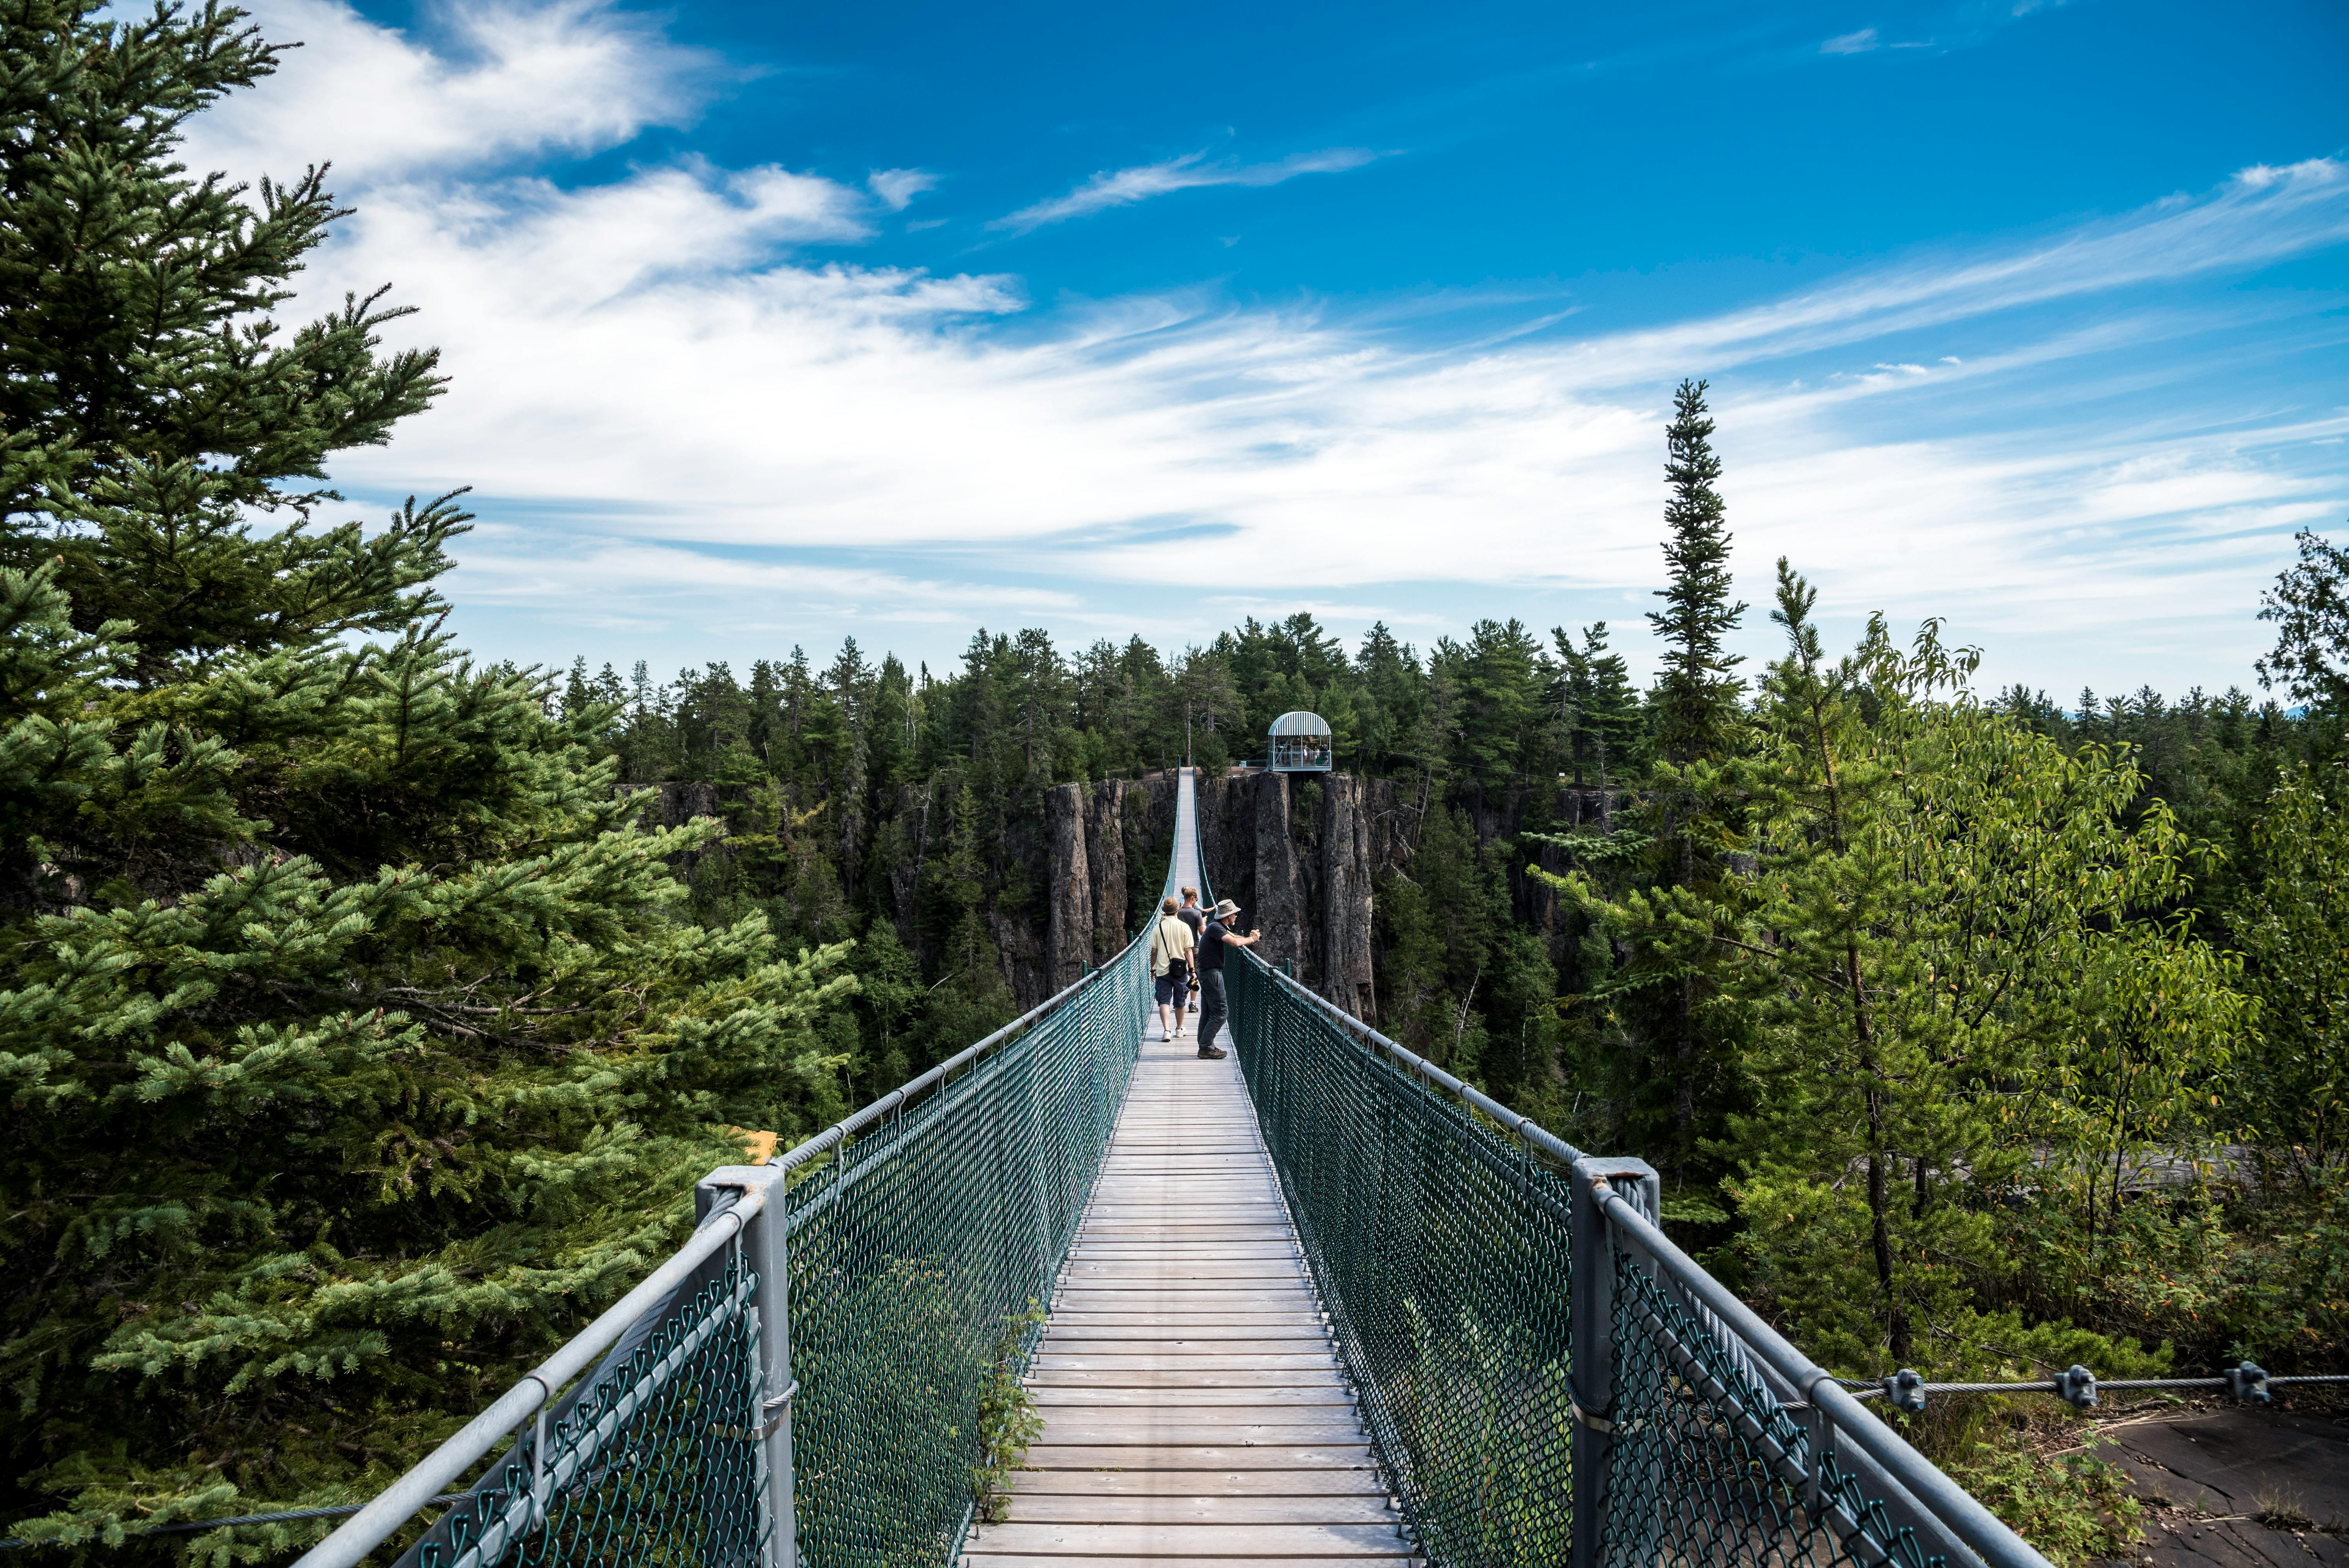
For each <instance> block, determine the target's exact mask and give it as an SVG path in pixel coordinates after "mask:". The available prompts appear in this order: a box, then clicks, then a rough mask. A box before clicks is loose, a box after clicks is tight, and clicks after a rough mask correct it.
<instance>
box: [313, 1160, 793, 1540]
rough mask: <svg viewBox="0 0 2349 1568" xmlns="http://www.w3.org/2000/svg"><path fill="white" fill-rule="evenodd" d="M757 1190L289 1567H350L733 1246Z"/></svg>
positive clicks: (757, 1202) (760, 1198) (760, 1203)
mask: <svg viewBox="0 0 2349 1568" xmlns="http://www.w3.org/2000/svg"><path fill="white" fill-rule="evenodd" d="M766 1204H767V1195H766V1193H764V1192H763V1191H746V1192H744V1193H742V1194H741V1195H740V1197H739V1198H737V1199H736V1200H735V1201H734V1202H730V1203H729V1204H727V1205H726V1206H725V1207H724V1208H722V1209H719V1210H718V1211H716V1212H712V1213H711V1214H710V1216H709V1218H708V1219H707V1220H705V1221H704V1222H702V1224H701V1227H700V1228H699V1229H698V1230H697V1231H695V1232H694V1233H693V1237H692V1239H691V1240H690V1241H688V1242H687V1243H685V1245H684V1246H682V1247H680V1248H678V1250H677V1251H676V1252H675V1253H671V1254H670V1256H669V1259H668V1261H667V1263H665V1264H661V1266H660V1267H658V1268H657V1269H655V1270H654V1271H653V1272H652V1273H651V1274H649V1275H647V1277H646V1279H645V1281H644V1283H643V1284H639V1285H637V1286H636V1289H634V1290H632V1291H630V1292H628V1294H627V1295H624V1296H622V1297H621V1298H620V1299H619V1300H618V1301H616V1302H614V1303H613V1304H612V1305H610V1306H608V1307H606V1308H605V1310H604V1312H603V1314H602V1315H600V1316H598V1317H597V1318H596V1319H595V1322H593V1323H591V1324H589V1325H588V1326H586V1327H585V1329H583V1330H581V1331H580V1332H579V1333H578V1334H577V1335H575V1336H573V1337H572V1338H571V1339H570V1340H568V1341H566V1342H565V1343H564V1345H563V1346H562V1347H561V1348H560V1349H558V1350H556V1351H555V1353H554V1355H552V1356H550V1357H547V1358H546V1359H545V1360H544V1361H542V1362H540V1363H539V1364H538V1365H537V1366H536V1367H533V1368H532V1369H531V1370H529V1371H528V1372H525V1373H523V1375H522V1379H521V1381H519V1382H517V1383H516V1384H515V1385H514V1386H513V1387H511V1388H509V1389H507V1390H506V1391H505V1393H504V1394H503V1395H502V1396H500V1397H499V1398H498V1399H497V1401H496V1402H495V1403H493V1404H492V1405H491V1406H490V1408H488V1409H486V1410H483V1411H482V1412H481V1414H480V1415H478V1416H476V1417H474V1418H472V1419H471V1420H470V1421H468V1422H466V1423H465V1425H464V1426H462V1427H460V1429H458V1430H457V1432H456V1433H455V1435H453V1436H452V1437H450V1438H449V1439H447V1440H445V1441H444V1442H442V1443H441V1445H440V1447H439V1448H437V1449H433V1450H432V1452H431V1453H429V1455H427V1456H426V1457H425V1458H424V1459H423V1460H420V1461H419V1463H418V1464H416V1465H415V1467H414V1468H412V1469H410V1470H409V1471H408V1472H407V1473H406V1474H404V1475H402V1476H401V1477H400V1478H399V1479H398V1480H395V1481H393V1482H392V1483H391V1485H389V1486H388V1487H386V1488H385V1489H384V1490H383V1491H380V1492H378V1494H377V1495H376V1497H375V1499H374V1501H371V1502H369V1503H368V1504H367V1506H366V1507H365V1508H362V1509H360V1510H359V1511H358V1512H357V1513H355V1514H353V1515H352V1516H351V1517H350V1518H348V1519H347V1520H345V1521H344V1522H342V1524H341V1525H339V1526H338V1527H336V1531H335V1532H334V1533H333V1534H332V1535H329V1536H327V1537H326V1539H325V1540H324V1541H321V1542H318V1544H317V1545H316V1546H313V1547H312V1548H310V1550H309V1551H307V1552H305V1553H303V1554H302V1556H301V1559H300V1561H299V1562H298V1563H295V1568H353V1564H355V1563H357V1562H358V1561H359V1560H360V1559H361V1558H363V1557H365V1556H366V1555H367V1553H370V1552H372V1551H374V1550H375V1549H376V1548H377V1547H378V1546H379V1545H381V1544H382V1543H383V1542H385V1541H387V1540H388V1539H389V1538H390V1537H391V1536H392V1535H393V1534H394V1533H395V1532H398V1529H399V1527H400V1526H401V1525H403V1524H405V1523H407V1522H408V1521H409V1519H410V1518H411V1517H413V1516H414V1515H415V1514H416V1513H417V1512H418V1511H419V1510H421V1509H423V1508H426V1507H428V1506H429V1505H430V1503H431V1502H432V1501H433V1500H434V1499H435V1498H437V1497H438V1496H439V1495H440V1492H441V1491H442V1489H443V1488H445V1487H446V1486H448V1484H449V1483H450V1482H451V1481H453V1480H456V1479H457V1478H458V1477H459V1476H461V1475H463V1474H464V1473H465V1472H466V1471H467V1470H471V1469H472V1468H473V1466H474V1465H475V1464H476V1463H478V1462H479V1461H480V1460H481V1458H482V1456H483V1455H485V1454H487V1453H489V1452H490V1451H491V1450H492V1449H495V1448H496V1447H497V1446H498V1444H499V1443H500V1442H501V1441H502V1440H503V1439H504V1438H505V1437H506V1435H507V1434H508V1433H510V1432H512V1431H513V1430H514V1429H516V1428H518V1427H520V1426H521V1425H522V1424H523V1422H524V1421H526V1420H528V1419H530V1418H532V1417H533V1416H534V1415H536V1414H537V1413H538V1412H539V1410H540V1409H541V1408H543V1407H544V1406H545V1405H546V1404H547V1403H548V1402H549V1401H550V1400H552V1399H553V1398H554V1397H555V1395H556V1394H558V1393H560V1392H561V1391H562V1390H563V1389H564V1388H565V1387H569V1386H570V1384H571V1381H572V1379H573V1378H574V1377H578V1376H579V1375H580V1374H582V1373H584V1372H585V1371H586V1370H587V1369H588V1368H590V1367H593V1366H595V1361H596V1358H597V1357H601V1356H602V1355H603V1354H604V1352H605V1351H606V1350H609V1349H610V1348H611V1347H612V1346H614V1345H616V1344H617V1343H619V1340H620V1336H622V1335H624V1334H626V1333H627V1331H628V1330H629V1328H631V1327H632V1326H635V1324H636V1320H637V1319H638V1318H640V1317H642V1316H644V1315H645V1314H646V1313H647V1312H650V1311H652V1310H653V1309H654V1308H655V1307H656V1306H657V1305H660V1304H661V1302H662V1301H664V1300H665V1299H666V1298H667V1295H668V1294H669V1293H670V1292H671V1291H673V1290H675V1289H676V1288H677V1287H678V1285H679V1284H682V1283H684V1282H685V1280H687V1279H688V1278H689V1277H690V1276H691V1275H692V1274H693V1272H694V1271H695V1270H696V1269H698V1268H699V1267H700V1266H701V1265H702V1264H705V1263H708V1262H709V1260H710V1259H711V1258H713V1257H715V1256H716V1255H717V1254H718V1253H719V1252H720V1251H721V1250H722V1249H724V1248H726V1247H728V1246H730V1245H732V1244H733V1243H735V1241H736V1240H737V1239H738V1238H740V1235H741V1234H742V1230H743V1227H744V1226H746V1225H747V1224H749V1223H750V1221H751V1220H752V1219H754V1218H756V1217H757V1216H758V1214H759V1213H760V1212H761V1210H763V1209H764V1208H765V1207H766Z"/></svg>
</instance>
